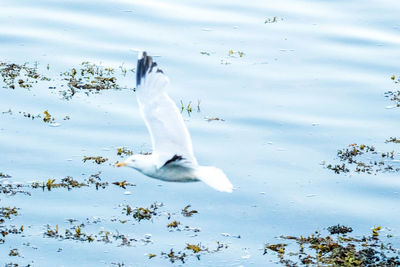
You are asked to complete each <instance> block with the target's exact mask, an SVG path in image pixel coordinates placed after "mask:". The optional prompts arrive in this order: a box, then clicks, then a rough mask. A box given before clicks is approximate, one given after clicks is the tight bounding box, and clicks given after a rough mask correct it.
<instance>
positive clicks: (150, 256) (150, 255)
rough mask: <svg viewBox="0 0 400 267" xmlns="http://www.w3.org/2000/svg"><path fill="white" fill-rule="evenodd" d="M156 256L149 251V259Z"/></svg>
mask: <svg viewBox="0 0 400 267" xmlns="http://www.w3.org/2000/svg"><path fill="white" fill-rule="evenodd" d="M156 256H157V255H156V254H153V253H149V259H152V258H154V257H156Z"/></svg>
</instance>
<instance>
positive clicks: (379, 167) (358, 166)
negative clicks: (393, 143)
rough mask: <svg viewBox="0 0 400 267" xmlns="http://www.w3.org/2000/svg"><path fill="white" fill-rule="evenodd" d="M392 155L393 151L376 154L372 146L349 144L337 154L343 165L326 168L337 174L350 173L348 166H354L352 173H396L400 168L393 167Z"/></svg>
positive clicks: (329, 165) (393, 159)
mask: <svg viewBox="0 0 400 267" xmlns="http://www.w3.org/2000/svg"><path fill="white" fill-rule="evenodd" d="M394 155H395V152H394V151H390V152H379V153H378V151H376V149H375V147H373V146H368V145H363V144H362V145H357V144H350V145H349V146H348V147H347V148H344V149H341V150H338V152H337V156H338V158H339V160H340V161H341V162H343V163H341V164H334V165H332V164H328V165H327V166H326V168H327V169H330V170H332V171H334V172H335V173H337V174H339V173H347V172H350V169H349V167H348V166H355V167H354V170H353V171H355V172H357V173H368V174H372V173H374V174H376V173H378V172H398V171H400V167H394V164H395V163H396V161H395V158H394ZM374 158H375V159H374ZM346 164H347V165H346Z"/></svg>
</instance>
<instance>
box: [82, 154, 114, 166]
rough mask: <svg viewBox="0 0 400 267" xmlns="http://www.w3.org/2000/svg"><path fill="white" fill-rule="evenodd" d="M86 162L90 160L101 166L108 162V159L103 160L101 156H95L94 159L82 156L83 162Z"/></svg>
mask: <svg viewBox="0 0 400 267" xmlns="http://www.w3.org/2000/svg"><path fill="white" fill-rule="evenodd" d="M88 160H92V161H93V162H96V163H97V164H102V163H104V162H106V161H107V160H108V158H103V157H101V156H96V157H93V156H91V157H87V156H83V160H82V161H83V162H86V161H88Z"/></svg>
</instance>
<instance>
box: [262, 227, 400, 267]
mask: <svg viewBox="0 0 400 267" xmlns="http://www.w3.org/2000/svg"><path fill="white" fill-rule="evenodd" d="M380 230H381V227H374V228H372V234H371V235H370V236H367V237H365V236H364V237H362V238H356V237H351V236H347V234H348V233H350V232H351V231H352V228H351V227H347V226H340V225H336V226H331V227H328V231H329V232H331V235H326V236H324V235H322V234H321V232H319V231H316V232H315V233H314V234H312V235H310V236H306V237H304V236H302V235H301V236H299V237H296V236H281V237H280V238H281V239H284V240H287V242H288V243H278V244H270V243H267V244H265V247H264V255H265V254H267V253H268V252H269V251H272V252H274V253H277V254H276V255H277V256H278V258H279V262H280V263H281V264H283V265H286V266H297V265H314V266H398V265H399V264H400V258H399V255H400V254H399V251H398V250H397V249H394V248H393V247H392V245H391V244H390V243H386V242H384V241H382V240H380V239H379V231H380ZM332 232H333V234H332ZM293 241H294V242H295V243H297V245H298V249H297V250H290V252H287V251H288V250H289V249H288V248H289V245H290V247H291V248H292V247H293V246H292V244H290V243H291V242H293Z"/></svg>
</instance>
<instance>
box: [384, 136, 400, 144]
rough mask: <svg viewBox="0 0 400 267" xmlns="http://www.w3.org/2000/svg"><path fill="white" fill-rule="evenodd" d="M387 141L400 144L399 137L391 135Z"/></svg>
mask: <svg viewBox="0 0 400 267" xmlns="http://www.w3.org/2000/svg"><path fill="white" fill-rule="evenodd" d="M385 143H395V144H400V139H397V137H390V138H389V139H387V140H386V141H385Z"/></svg>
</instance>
